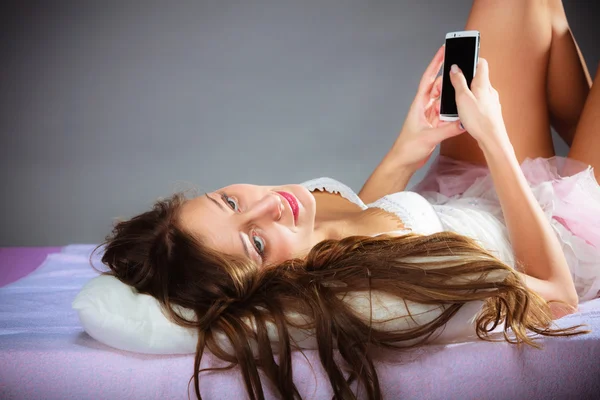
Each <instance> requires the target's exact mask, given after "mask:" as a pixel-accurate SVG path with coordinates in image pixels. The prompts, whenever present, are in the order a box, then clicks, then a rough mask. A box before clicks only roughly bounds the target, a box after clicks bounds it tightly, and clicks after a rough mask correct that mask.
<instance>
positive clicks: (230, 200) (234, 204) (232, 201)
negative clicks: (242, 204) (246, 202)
mask: <svg viewBox="0 0 600 400" xmlns="http://www.w3.org/2000/svg"><path fill="white" fill-rule="evenodd" d="M223 200H225V201H226V202H227V204H229V207H231V209H232V210H234V211H239V207H238V204H237V201H236V200H235V199H234V198H233V197H229V196H226V195H223Z"/></svg>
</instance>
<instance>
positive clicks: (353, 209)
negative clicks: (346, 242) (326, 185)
mask: <svg viewBox="0 0 600 400" xmlns="http://www.w3.org/2000/svg"><path fill="white" fill-rule="evenodd" d="M313 195H314V196H315V199H316V202H317V214H316V216H315V234H316V235H317V236H318V238H319V240H318V241H320V240H325V239H342V238H345V237H348V236H357V235H360V236H374V235H377V234H380V233H384V232H389V231H393V230H398V229H401V228H402V227H403V225H402V221H401V220H400V219H399V218H398V217H396V216H395V215H394V214H391V213H388V212H385V211H383V210H381V209H379V208H369V209H366V210H363V209H362V208H361V207H359V206H358V205H356V204H354V203H352V202H350V201H348V200H346V199H344V198H343V197H341V196H338V195H332V194H330V193H321V192H315V193H313Z"/></svg>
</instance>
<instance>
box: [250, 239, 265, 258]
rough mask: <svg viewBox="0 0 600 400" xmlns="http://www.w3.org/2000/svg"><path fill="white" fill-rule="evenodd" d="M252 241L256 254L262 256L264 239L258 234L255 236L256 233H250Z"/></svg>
mask: <svg viewBox="0 0 600 400" xmlns="http://www.w3.org/2000/svg"><path fill="white" fill-rule="evenodd" d="M252 241H253V242H254V247H255V248H256V251H257V252H258V254H260V255H261V257H262V256H264V254H265V241H264V240H263V239H262V238H261V237H260V236H256V235H252Z"/></svg>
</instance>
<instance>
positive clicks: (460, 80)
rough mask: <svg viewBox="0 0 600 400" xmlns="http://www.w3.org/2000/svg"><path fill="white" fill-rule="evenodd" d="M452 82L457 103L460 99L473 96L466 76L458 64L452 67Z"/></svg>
mask: <svg viewBox="0 0 600 400" xmlns="http://www.w3.org/2000/svg"><path fill="white" fill-rule="evenodd" d="M450 81H451V82H452V86H454V91H455V92H456V99H457V102H458V98H459V97H462V96H465V95H471V96H472V94H471V91H470V90H469V86H468V85H467V80H466V79H465V76H464V75H463V73H462V71H461V70H460V68H459V67H458V65H456V64H454V65H452V67H450Z"/></svg>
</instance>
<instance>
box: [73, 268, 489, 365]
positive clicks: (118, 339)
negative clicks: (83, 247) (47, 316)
mask: <svg viewBox="0 0 600 400" xmlns="http://www.w3.org/2000/svg"><path fill="white" fill-rule="evenodd" d="M370 300H371V301H372V304H373V313H372V314H370V312H369V311H370ZM345 301H346V302H348V304H349V305H350V306H351V307H352V308H353V309H354V310H355V311H356V312H357V313H359V314H362V315H363V318H364V319H365V321H368V319H369V317H372V318H373V322H374V326H376V327H378V328H384V327H385V328H386V329H394V330H396V329H407V328H412V327H415V326H416V325H417V324H423V323H426V322H429V321H430V320H432V319H433V318H435V317H437V316H438V315H439V314H440V311H441V310H440V307H439V306H435V305H424V304H419V303H414V302H410V301H406V302H405V301H404V300H402V299H399V298H395V297H392V296H389V295H386V294H384V293H377V292H375V291H374V292H373V293H372V295H371V297H370V299H369V294H368V293H367V292H353V293H349V294H347V295H346V297H345ZM481 305H482V302H471V303H470V304H467V305H466V306H465V307H463V308H461V310H460V311H459V313H458V314H457V315H456V316H454V317H453V318H452V320H451V323H449V324H448V325H447V326H446V328H445V329H444V330H443V332H442V333H441V335H440V336H438V337H437V338H436V339H435V342H436V343H448V342H456V341H465V340H467V339H468V338H469V337H473V335H474V333H475V332H474V327H473V321H474V317H475V316H476V315H477V314H478V313H479V311H480V310H481ZM73 309H75V310H77V312H78V314H79V319H80V321H81V324H82V326H83V328H84V329H85V331H86V332H87V333H88V334H89V335H90V336H91V337H93V338H94V339H96V340H98V341H99V342H102V343H104V344H106V345H109V346H111V347H115V348H117V349H121V350H126V351H133V352H137V353H148V354H194V353H195V352H196V345H197V341H198V336H197V333H196V331H195V330H194V329H191V328H183V327H181V326H179V325H177V324H175V323H173V322H171V321H170V320H169V319H168V318H167V317H166V316H165V315H164V314H163V312H162V308H161V306H160V303H159V302H158V300H156V299H155V298H154V297H152V296H149V295H146V294H140V293H138V292H137V291H136V290H135V289H134V288H132V287H131V286H129V285H126V284H124V283H123V282H121V281H119V280H118V279H117V278H115V277H114V276H110V275H100V276H98V277H96V278H93V279H92V280H90V281H89V282H88V283H86V284H85V285H84V286H83V288H82V289H81V291H80V292H79V294H78V295H77V296H76V297H75V300H74V301H73ZM409 309H410V313H411V314H412V316H409V315H408V314H409V313H408V310H409ZM184 311H185V310H184ZM187 312H191V311H190V310H187ZM184 315H186V316H188V315H190V314H184ZM288 318H291V319H292V320H294V321H301V318H302V317H301V316H299V315H290V314H288ZM247 323H248V322H247ZM267 330H268V333H269V337H270V338H271V341H272V342H277V338H278V335H277V329H276V327H275V325H274V324H270V323H269V324H267ZM290 335H291V338H292V340H293V341H295V342H296V344H297V346H298V347H299V348H302V349H316V348H317V345H316V340H315V338H314V337H313V335H312V333H311V332H310V331H307V330H299V329H291V328H290ZM222 340H223V342H222V345H223V347H224V349H228V348H230V347H229V346H228V345H227V343H226V338H225V337H224V336H222ZM226 351H227V350H226Z"/></svg>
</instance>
